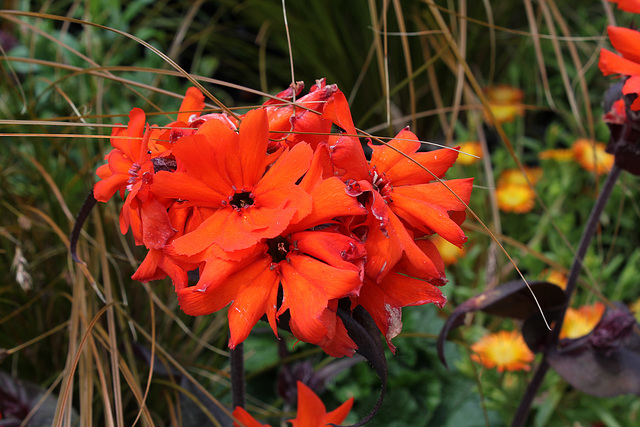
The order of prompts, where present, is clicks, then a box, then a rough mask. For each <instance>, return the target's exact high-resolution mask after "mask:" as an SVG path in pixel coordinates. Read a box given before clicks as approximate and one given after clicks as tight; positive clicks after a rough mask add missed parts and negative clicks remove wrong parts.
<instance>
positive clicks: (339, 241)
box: [291, 231, 366, 272]
mask: <svg viewBox="0 0 640 427" xmlns="http://www.w3.org/2000/svg"><path fill="white" fill-rule="evenodd" d="M291 242H293V243H294V246H296V247H297V248H298V250H299V251H300V252H301V253H304V254H306V255H309V256H311V257H313V258H315V259H319V260H321V261H324V262H326V263H327V264H329V265H331V266H333V267H336V268H340V269H343V270H353V271H358V272H359V271H360V270H361V268H362V265H364V259H365V257H366V252H365V249H364V244H363V243H361V242H360V241H358V240H355V239H353V238H351V237H349V236H345V235H344V234H340V233H331V232H323V231H303V232H301V233H295V234H293V235H291ZM360 261H362V263H360ZM360 264H362V265H360Z"/></svg>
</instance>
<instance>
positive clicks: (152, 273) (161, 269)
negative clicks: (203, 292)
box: [131, 249, 189, 289]
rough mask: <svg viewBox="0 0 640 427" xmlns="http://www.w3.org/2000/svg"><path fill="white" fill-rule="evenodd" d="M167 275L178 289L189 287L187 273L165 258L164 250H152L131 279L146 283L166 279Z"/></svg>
mask: <svg viewBox="0 0 640 427" xmlns="http://www.w3.org/2000/svg"><path fill="white" fill-rule="evenodd" d="M167 275H168V276H169V277H171V281H172V282H173V285H174V286H175V288H176V289H182V288H184V287H186V286H187V282H188V280H189V279H188V277H187V272H186V271H185V270H184V269H182V268H181V267H180V266H178V265H177V264H176V263H174V262H173V261H172V260H171V259H169V258H168V257H167V256H165V254H164V253H163V251H162V250H158V249H150V250H149V252H148V253H147V256H146V257H145V258H144V260H143V261H142V263H141V264H140V267H138V269H137V270H136V272H135V273H134V275H133V276H131V278H132V279H133V280H138V281H140V282H143V283H144V282H149V281H152V280H160V279H164V278H165V277H166V276H167Z"/></svg>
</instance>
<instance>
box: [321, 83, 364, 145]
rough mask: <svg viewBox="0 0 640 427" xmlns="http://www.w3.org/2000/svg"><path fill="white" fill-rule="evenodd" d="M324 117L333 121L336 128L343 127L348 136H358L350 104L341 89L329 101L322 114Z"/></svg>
mask: <svg viewBox="0 0 640 427" xmlns="http://www.w3.org/2000/svg"><path fill="white" fill-rule="evenodd" d="M322 117H323V118H324V119H326V120H331V121H332V122H333V123H334V124H335V125H336V126H339V127H341V128H342V129H344V130H345V132H347V133H348V134H351V135H355V134H356V127H355V126H354V125H353V119H352V118H351V110H350V109H349V103H348V102H347V98H345V96H344V93H342V92H341V91H340V90H339V89H338V90H337V92H336V93H334V94H333V96H332V97H330V98H329V99H328V100H327V103H326V104H325V106H324V110H323V112H322Z"/></svg>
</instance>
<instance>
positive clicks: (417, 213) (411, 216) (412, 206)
mask: <svg viewBox="0 0 640 427" xmlns="http://www.w3.org/2000/svg"><path fill="white" fill-rule="evenodd" d="M392 208H393V211H394V212H395V213H396V214H397V215H398V216H399V217H401V218H402V219H403V220H405V221H407V222H408V223H409V224H410V225H411V226H412V227H415V228H416V229H418V230H420V231H421V232H423V233H425V234H431V231H432V230H433V231H435V232H436V233H438V234H439V235H440V236H442V237H443V238H444V239H445V240H447V241H449V242H451V243H452V244H454V245H456V246H458V247H461V246H462V245H463V244H464V242H466V241H467V236H465V235H464V232H463V231H462V229H460V226H458V224H456V222H455V221H453V220H452V219H451V218H450V217H449V213H448V212H447V209H445V208H443V207H441V206H440V205H437V204H434V203H429V202H425V201H424V200H420V199H415V198H412V197H406V196H403V195H401V194H394V195H393V206H392Z"/></svg>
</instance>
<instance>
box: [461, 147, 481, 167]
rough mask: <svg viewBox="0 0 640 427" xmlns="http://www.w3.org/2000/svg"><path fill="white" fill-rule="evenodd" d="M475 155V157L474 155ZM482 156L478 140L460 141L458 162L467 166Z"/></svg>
mask: <svg viewBox="0 0 640 427" xmlns="http://www.w3.org/2000/svg"><path fill="white" fill-rule="evenodd" d="M474 156H475V157H474ZM481 158H482V146H481V145H480V143H478V142H473V141H470V142H461V143H460V155H459V156H458V163H459V164H461V165H465V166H469V165H472V164H474V163H476V162H477V161H478V160H480V159H481Z"/></svg>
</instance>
